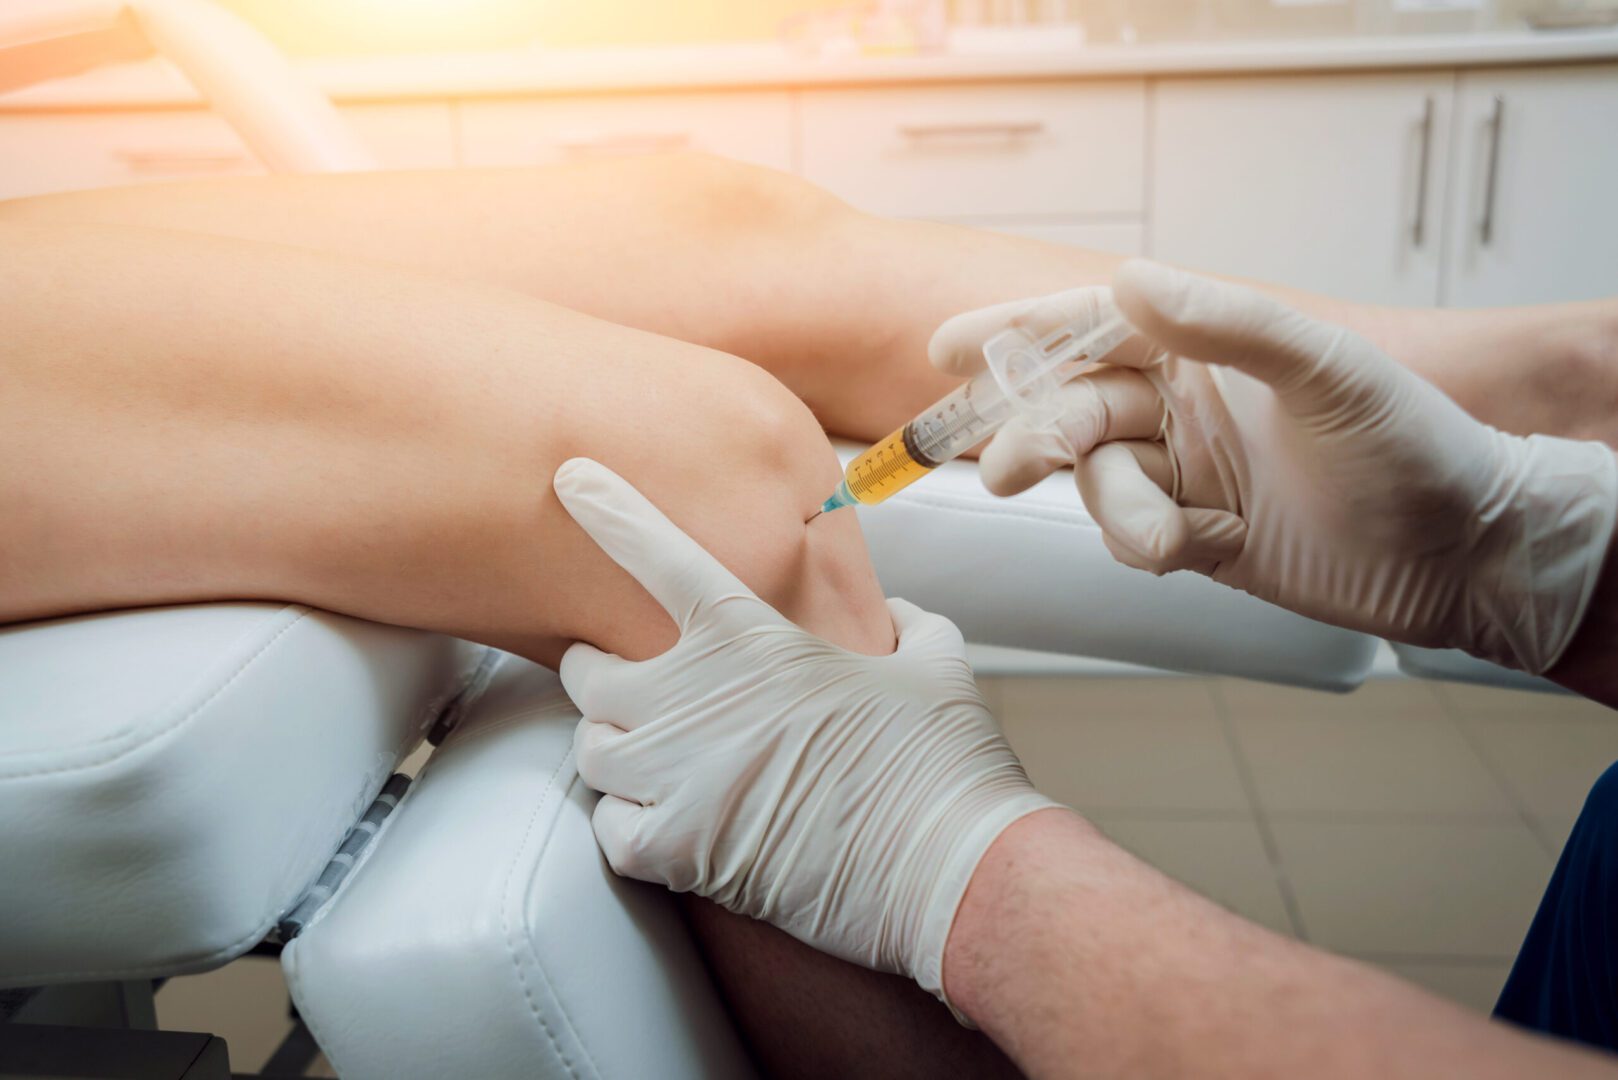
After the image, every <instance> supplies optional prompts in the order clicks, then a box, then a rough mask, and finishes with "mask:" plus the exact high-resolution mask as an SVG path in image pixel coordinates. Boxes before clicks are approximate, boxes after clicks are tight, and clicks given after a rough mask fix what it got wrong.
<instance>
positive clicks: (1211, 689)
mask: <svg viewBox="0 0 1618 1080" xmlns="http://www.w3.org/2000/svg"><path fill="white" fill-rule="evenodd" d="M1204 685H1205V689H1206V691H1207V694H1208V699H1209V700H1210V701H1211V702H1212V703H1213V709H1214V716H1216V717H1217V718H1218V719H1219V726H1220V728H1221V730H1223V732H1224V735H1225V745H1226V746H1227V747H1228V748H1229V749H1230V754H1231V757H1232V758H1233V759H1234V761H1235V764H1236V779H1237V781H1238V782H1239V783H1240V784H1241V785H1242V793H1243V794H1244V795H1246V797H1247V804H1248V806H1249V807H1251V808H1252V811H1253V825H1254V827H1255V828H1257V829H1258V836H1259V843H1260V844H1261V845H1262V846H1263V848H1264V857H1265V858H1266V859H1268V860H1269V862H1270V872H1271V873H1272V874H1273V875H1274V878H1275V887H1276V889H1277V890H1278V891H1279V892H1280V893H1281V906H1282V908H1283V909H1284V910H1285V911H1286V914H1287V921H1288V922H1290V923H1291V924H1292V933H1293V936H1295V937H1296V938H1297V939H1298V940H1299V941H1308V940H1309V928H1308V926H1307V925H1305V923H1304V921H1303V909H1302V907H1301V906H1300V905H1299V903H1298V897H1297V894H1296V893H1295V892H1294V891H1293V889H1292V878H1291V877H1290V876H1289V875H1288V874H1287V869H1286V865H1285V864H1284V863H1283V862H1282V861H1281V847H1280V844H1279V843H1277V842H1276V839H1275V833H1274V832H1273V831H1271V829H1270V821H1269V818H1268V816H1266V814H1265V811H1264V804H1263V802H1262V801H1261V800H1260V799H1259V795H1258V781H1257V780H1256V779H1255V778H1254V776H1253V766H1252V763H1251V762H1249V761H1248V760H1247V751H1246V750H1245V749H1244V748H1243V747H1242V745H1241V740H1240V739H1239V738H1238V737H1237V735H1236V724H1235V721H1233V720H1232V719H1231V716H1230V706H1229V703H1227V702H1226V701H1225V695H1224V693H1223V692H1222V691H1221V690H1220V686H1219V682H1218V681H1217V680H1214V679H1210V680H1208V682H1207V683H1206V684H1204Z"/></svg>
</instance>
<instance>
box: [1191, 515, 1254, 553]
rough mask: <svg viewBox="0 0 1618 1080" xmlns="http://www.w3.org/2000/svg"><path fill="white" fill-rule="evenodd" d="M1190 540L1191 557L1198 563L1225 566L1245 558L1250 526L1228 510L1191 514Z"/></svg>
mask: <svg viewBox="0 0 1618 1080" xmlns="http://www.w3.org/2000/svg"><path fill="white" fill-rule="evenodd" d="M1185 518H1186V522H1187V525H1188V526H1189V528H1190V533H1191V535H1190V539H1189V541H1188V543H1187V545H1186V548H1187V555H1188V556H1189V557H1190V558H1192V559H1194V560H1196V561H1199V562H1201V561H1212V562H1223V561H1226V560H1228V559H1233V558H1235V557H1236V556H1237V555H1239V554H1241V551H1242V548H1243V547H1244V546H1245V545H1246V543H1247V522H1246V521H1244V520H1243V519H1242V518H1241V517H1239V516H1237V515H1236V514H1232V513H1230V512H1228V511H1225V510H1203V509H1197V510H1187V511H1186V512H1185Z"/></svg>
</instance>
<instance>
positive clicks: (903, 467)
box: [821, 428, 937, 513]
mask: <svg viewBox="0 0 1618 1080" xmlns="http://www.w3.org/2000/svg"><path fill="white" fill-rule="evenodd" d="M905 433H906V428H900V429H899V430H898V431H895V432H894V433H893V434H892V435H889V436H888V437H887V438H885V439H883V440H882V441H881V442H879V443H877V444H876V445H875V446H873V447H871V448H870V449H869V450H867V451H865V453H863V454H861V455H860V456H859V457H857V458H855V459H854V460H853V461H851V462H849V463H848V468H847V470H845V471H844V473H843V482H842V484H841V485H839V486H838V488H837V491H836V492H835V493H834V494H833V495H832V497H831V498H829V499H827V500H826V503H825V505H824V506H822V507H821V512H822V513H824V512H825V511H827V510H836V509H837V508H839V507H843V506H852V505H854V504H855V503H859V504H862V505H864V506H875V505H876V504H877V503H879V502H882V501H883V500H884V499H887V498H889V497H891V496H893V495H897V494H898V493H899V492H901V491H903V490H904V489H905V488H907V487H909V486H910V485H911V484H914V483H915V482H916V481H917V480H920V479H921V478H922V477H923V476H926V475H927V474H928V473H930V472H932V471H933V469H934V468H936V467H937V466H934V465H929V464H925V463H924V462H922V461H920V460H918V459H917V456H916V455H915V454H914V453H912V451H911V450H910V449H909V447H908V446H907V445H906V438H905Z"/></svg>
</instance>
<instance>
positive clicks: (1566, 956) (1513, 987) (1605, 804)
mask: <svg viewBox="0 0 1618 1080" xmlns="http://www.w3.org/2000/svg"><path fill="white" fill-rule="evenodd" d="M1615 919H1618V764H1615V765H1612V766H1610V767H1609V768H1608V769H1607V771H1606V772H1605V773H1603V774H1602V775H1601V779H1600V780H1597V781H1596V784H1595V787H1593V788H1591V789H1590V794H1589V796H1588V798H1586V799H1585V803H1584V810H1583V811H1582V812H1581V813H1580V814H1579V820H1578V823H1577V824H1576V825H1574V826H1573V835H1571V836H1569V837H1568V841H1567V846H1566V847H1565V848H1563V849H1562V858H1561V859H1560V860H1559V861H1558V862H1557V864H1556V872H1555V873H1554V874H1552V875H1551V883H1550V885H1549V886H1548V887H1547V888H1546V889H1545V898H1544V899H1543V900H1541V901H1540V904H1539V913H1538V914H1536V915H1535V916H1534V922H1533V925H1532V926H1530V927H1529V928H1528V937H1527V939H1526V940H1525V941H1524V942H1523V946H1522V951H1521V952H1519V953H1518V954H1517V962H1516V964H1514V965H1513V966H1512V969H1511V976H1510V977H1509V978H1508V979H1507V980H1506V986H1505V989H1504V990H1502V991H1501V993H1500V1002H1499V1004H1497V1005H1496V1006H1495V1007H1494V1015H1495V1016H1496V1017H1497V1018H1499V1019H1501V1020H1509V1021H1511V1022H1512V1023H1514V1024H1520V1025H1522V1026H1523V1027H1526V1028H1532V1029H1534V1030H1535V1031H1543V1032H1546V1033H1547V1034H1551V1035H1560V1036H1562V1037H1563V1038H1567V1039H1573V1040H1575V1041H1577V1042H1582V1043H1588V1044H1589V1045H1591V1046H1599V1047H1602V1048H1603V1049H1606V1050H1618V927H1615V925H1614V920H1615Z"/></svg>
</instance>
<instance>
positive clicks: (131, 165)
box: [113, 150, 250, 173]
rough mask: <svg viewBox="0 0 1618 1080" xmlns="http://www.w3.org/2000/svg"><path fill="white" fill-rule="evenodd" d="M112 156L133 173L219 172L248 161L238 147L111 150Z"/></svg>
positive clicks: (236, 167)
mask: <svg viewBox="0 0 1618 1080" xmlns="http://www.w3.org/2000/svg"><path fill="white" fill-rule="evenodd" d="M113 157H115V158H117V159H118V162H119V164H121V165H123V167H124V168H126V169H128V170H129V171H130V172H133V173H160V172H163V173H166V172H220V171H223V170H225V169H239V168H241V167H242V166H244V165H247V164H250V162H249V160H248V157H247V155H246V154H244V153H241V152H240V151H237V150H114V151H113Z"/></svg>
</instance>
